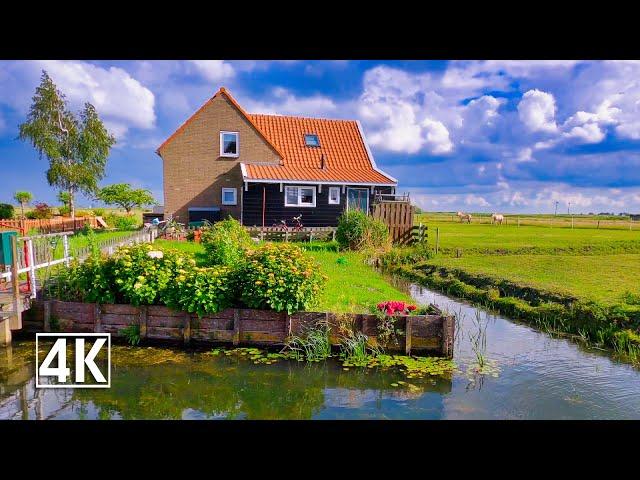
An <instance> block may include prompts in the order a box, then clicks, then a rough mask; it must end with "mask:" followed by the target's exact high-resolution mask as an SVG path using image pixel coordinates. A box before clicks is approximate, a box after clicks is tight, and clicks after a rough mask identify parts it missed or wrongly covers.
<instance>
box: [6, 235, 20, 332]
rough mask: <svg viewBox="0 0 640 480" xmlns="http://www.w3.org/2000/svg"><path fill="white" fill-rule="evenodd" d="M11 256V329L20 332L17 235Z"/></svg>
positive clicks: (12, 242) (14, 237)
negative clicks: (12, 312) (12, 313)
mask: <svg viewBox="0 0 640 480" xmlns="http://www.w3.org/2000/svg"><path fill="white" fill-rule="evenodd" d="M11 256H12V259H11V283H12V288H13V310H14V314H15V316H13V317H11V320H13V321H11V322H9V324H10V327H9V328H11V329H12V330H20V329H21V328H22V297H21V295H20V279H19V278H18V238H17V237H16V236H15V235H14V236H12V237H11ZM9 341H11V340H9Z"/></svg>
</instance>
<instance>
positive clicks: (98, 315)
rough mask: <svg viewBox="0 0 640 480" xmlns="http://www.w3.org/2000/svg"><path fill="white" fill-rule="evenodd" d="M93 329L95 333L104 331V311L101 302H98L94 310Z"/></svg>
mask: <svg viewBox="0 0 640 480" xmlns="http://www.w3.org/2000/svg"><path fill="white" fill-rule="evenodd" d="M93 331H94V332H95V333H102V311H101V310H100V304H99V303H96V304H95V307H94V310H93Z"/></svg>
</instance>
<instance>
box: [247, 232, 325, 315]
mask: <svg viewBox="0 0 640 480" xmlns="http://www.w3.org/2000/svg"><path fill="white" fill-rule="evenodd" d="M238 278H239V282H240V291H241V295H240V296H241V300H242V302H243V303H244V304H245V305H247V306H248V307H250V308H271V309H273V310H275V311H277V312H281V311H287V313H293V312H295V311H297V310H304V309H306V308H308V307H310V306H312V305H314V304H315V303H316V301H317V297H318V295H319V293H320V291H321V289H322V287H323V284H324V282H325V281H326V280H327V277H326V276H325V275H323V274H322V273H320V266H319V265H318V264H317V263H316V262H315V260H313V259H312V258H310V257H307V256H306V255H305V254H304V252H303V251H302V250H301V249H300V248H299V247H297V246H295V245H292V244H289V243H280V244H275V243H268V244H265V245H263V246H261V247H260V248H258V249H257V250H255V251H254V252H251V253H250V254H248V257H247V261H246V262H244V264H243V265H242V266H241V268H240V271H239V277H238Z"/></svg>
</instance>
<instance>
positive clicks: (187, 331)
mask: <svg viewBox="0 0 640 480" xmlns="http://www.w3.org/2000/svg"><path fill="white" fill-rule="evenodd" d="M182 338H183V340H184V344H185V345H188V344H189V343H190V342H191V314H190V313H188V312H187V313H185V315H184V328H183V329H182Z"/></svg>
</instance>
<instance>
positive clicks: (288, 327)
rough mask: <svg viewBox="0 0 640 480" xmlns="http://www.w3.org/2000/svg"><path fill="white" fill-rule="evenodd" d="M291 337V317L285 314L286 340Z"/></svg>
mask: <svg viewBox="0 0 640 480" xmlns="http://www.w3.org/2000/svg"><path fill="white" fill-rule="evenodd" d="M289 335H291V315H289V314H288V313H287V312H285V313H284V338H285V339H286V338H287V337H288V336H289Z"/></svg>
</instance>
